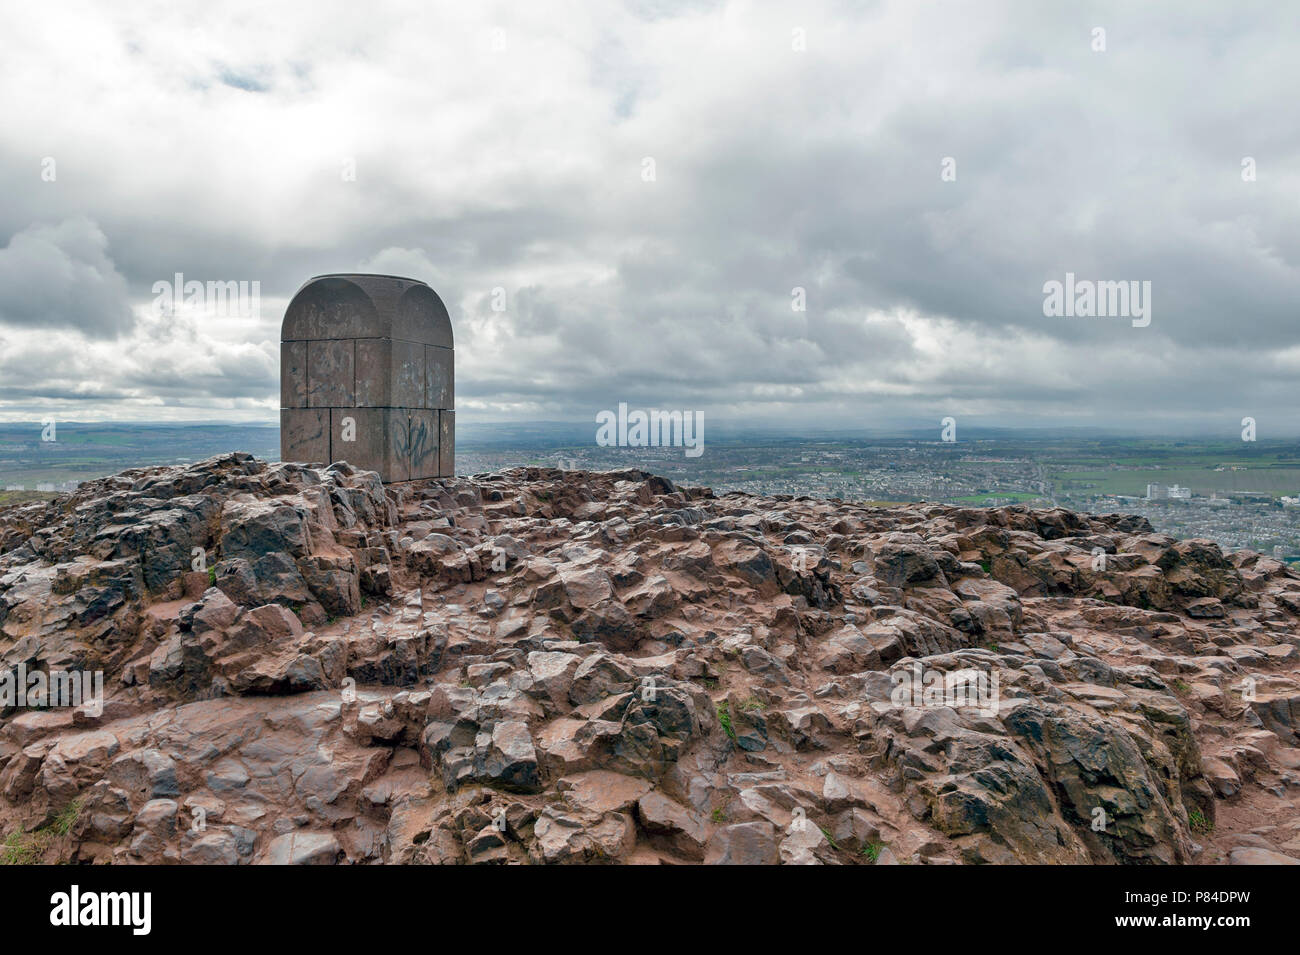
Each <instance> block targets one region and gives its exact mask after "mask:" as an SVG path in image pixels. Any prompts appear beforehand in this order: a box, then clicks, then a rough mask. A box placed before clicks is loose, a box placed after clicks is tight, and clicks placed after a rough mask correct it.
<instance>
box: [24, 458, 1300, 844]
mask: <svg viewBox="0 0 1300 955" xmlns="http://www.w3.org/2000/svg"><path fill="white" fill-rule="evenodd" d="M195 548H201V549H202V552H203V553H202V556H201V560H202V563H201V564H198V565H197V566H201V567H206V568H207V569H199V570H195V569H192V568H193V567H194V566H196V564H195ZM1298 615H1300V577H1297V576H1296V575H1295V574H1294V573H1293V572H1291V571H1289V570H1288V569H1287V568H1286V566H1285V565H1284V564H1282V563H1280V562H1278V561H1275V560H1272V559H1270V558H1265V557H1261V556H1259V555H1257V554H1254V553H1249V552H1240V553H1235V554H1226V555H1225V554H1223V553H1221V552H1220V550H1219V548H1218V547H1217V546H1216V545H1214V544H1211V543H1208V542H1204V541H1196V540H1188V541H1175V540H1174V539H1172V538H1170V537H1166V536H1161V535H1157V534H1155V533H1153V532H1152V531H1151V527H1150V525H1149V524H1147V523H1146V521H1145V520H1144V519H1142V518H1136V517H1132V516H1121V515H1108V516H1103V517H1095V516H1088V515H1083V514H1078V513H1074V512H1070V511H1066V510H1061V509H1053V510H1030V509H1028V508H1025V507H1003V508H997V509H978V508H963V507H953V506H936V505H925V504H908V505H901V506H891V507H872V506H866V505H855V504H851V503H841V502H837V501H824V500H813V499H809V498H799V499H791V498H789V497H786V496H778V497H772V498H763V497H755V496H750V495H746V494H740V493H734V494H727V495H724V496H715V495H714V494H713V493H712V492H711V491H709V490H708V489H705V488H691V487H676V486H674V485H672V484H671V483H670V482H669V481H667V480H665V479H663V478H660V477H654V476H651V475H649V474H647V473H644V472H641V471H636V470H625V471H616V472H601V473H589V472H582V471H558V470H551V469H544V468H518V469H513V470H508V471H503V472H499V473H493V474H486V475H478V476H475V477H473V478H463V479H456V480H434V481H426V482H418V483H413V484H407V485H393V486H389V487H387V488H385V487H384V486H383V485H382V484H381V483H380V482H379V480H378V478H377V476H376V475H374V474H372V473H369V472H361V471H356V470H354V469H352V468H350V467H349V466H347V465H335V466H334V467H331V468H328V469H324V470H312V469H308V468H304V467H301V466H297V465H291V464H267V463H265V462H263V461H260V460H257V459H255V458H253V457H251V456H249V455H246V454H229V455H224V456H221V457H218V458H212V459H210V460H207V461H203V462H201V463H199V464H195V465H191V466H185V467H160V468H148V469H141V470H133V471H126V472H123V473H121V474H117V475H114V476H112V477H108V478H104V479H100V480H96V481H93V482H90V483H88V484H85V485H83V486H82V487H81V488H80V489H79V490H78V491H77V492H76V493H75V494H72V495H64V496H61V497H59V498H58V499H56V500H54V501H50V502H37V503H28V504H20V505H14V506H10V507H6V508H3V509H0V652H2V654H3V663H4V666H5V667H6V668H7V669H9V670H11V671H12V670H16V669H17V668H18V667H19V666H20V665H21V666H22V667H23V668H24V672H26V673H31V672H32V671H36V670H40V671H67V670H82V671H94V670H102V671H103V674H104V688H105V693H106V695H107V700H106V701H105V702H104V704H103V706H102V707H96V706H94V705H93V704H92V705H83V706H81V707H61V708H48V709H30V708H23V709H20V708H17V707H16V706H13V705H10V706H8V707H6V708H5V709H4V710H3V713H2V714H0V721H2V723H3V725H0V827H2V828H3V830H4V832H5V833H6V843H5V856H6V859H7V861H35V860H38V859H44V860H47V861H54V860H58V861H77V862H87V861H93V862H115V863H159V862H184V863H209V864H216V863H221V864H234V863H255V862H294V863H326V864H328V863H337V862H351V863H379V862H384V863H438V864H449V863H467V862H468V863H509V862H527V863H572V862H622V863H662V862H674V863H694V862H708V863H778V862H782V863H825V864H849V865H865V864H873V863H874V864H891V863H935V864H941V863H1017V862H1021V863H1031V862H1051V863H1073V864H1114V863H1133V864H1140V863H1219V862H1229V861H1230V862H1236V863H1252V862H1300V818H1297V814H1296V812H1295V810H1294V808H1293V806H1292V803H1291V798H1292V793H1293V791H1294V787H1295V786H1296V785H1297V782H1300V777H1298V776H1297V767H1300V749H1297V745H1296V744H1297V742H1298V739H1297V735H1296V734H1297V731H1300V681H1298V680H1297V668H1298V667H1297V648H1298V647H1300V630H1298V629H1297V616H1298ZM971 674H975V675H976V676H977V677H978V678H979V680H980V681H981V682H979V687H980V688H981V689H980V694H979V695H978V697H977V698H976V699H974V702H975V704H976V705H973V706H971V705H962V704H964V703H969V702H972V700H971V698H970V697H965V698H962V697H960V694H959V693H958V692H957V691H959V690H960V689H961V686H962V685H963V681H964V680H966V679H967V678H968V677H969V676H970V675H971ZM908 680H913V681H916V683H915V689H916V692H915V694H912V693H911V692H910V690H911V689H912V688H913V685H912V684H910V683H908V682H906V681H908ZM954 701H955V702H954Z"/></svg>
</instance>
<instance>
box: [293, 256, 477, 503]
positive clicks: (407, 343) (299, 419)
mask: <svg viewBox="0 0 1300 955" xmlns="http://www.w3.org/2000/svg"><path fill="white" fill-rule="evenodd" d="M454 371H455V365H454V362H453V349H452V337H451V319H450V318H449V317H448V316H447V308H446V306H444V305H443V304H442V299H440V298H438V295H437V293H436V292H434V290H433V289H431V288H429V286H428V285H426V284H425V283H424V282H421V281H419V280H417V279H404V278H398V277H396V276H393V275H365V274H339V275H318V276H316V277H315V278H313V279H311V280H310V281H309V282H307V284H305V285H304V286H303V287H302V288H300V289H299V290H298V292H297V294H296V295H294V297H293V300H292V301H291V302H289V307H288V308H287V309H286V310H285V313H284V324H283V325H281V327H280V457H281V459H282V460H285V461H301V462H304V463H309V464H330V463H333V462H335V461H347V462H348V463H349V464H352V465H354V466H356V467H359V468H365V469H366V470H370V471H378V472H379V475H380V477H382V478H383V480H384V481H385V482H386V483H387V482H392V481H415V480H419V479H420V478H431V477H451V476H453V475H454V474H455V463H456V412H455V407H456V405H455V400H454V399H455V394H454V384H455V380H454Z"/></svg>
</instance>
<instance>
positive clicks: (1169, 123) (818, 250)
mask: <svg viewBox="0 0 1300 955" xmlns="http://www.w3.org/2000/svg"><path fill="white" fill-rule="evenodd" d="M543 6H544V7H545V8H544V9H543V8H542V7H543ZM223 7H228V8H229V9H230V12H231V13H232V16H231V17H229V25H221V24H213V27H212V29H211V30H205V31H204V33H203V35H202V36H201V37H200V36H197V35H195V34H194V33H193V31H192V30H191V29H190V18H191V17H192V16H193V15H194V11H195V10H197V9H199V7H198V5H197V4H191V3H184V2H183V3H178V4H175V5H170V6H169V7H168V8H166V9H165V10H151V11H147V12H146V11H135V10H126V9H123V10H117V9H112V8H102V9H97V10H95V11H93V12H89V13H87V12H84V11H71V10H67V11H64V10H60V9H59V7H58V5H57V4H56V5H55V12H54V13H53V14H47V13H46V12H45V11H44V9H42V12H41V13H40V14H39V15H38V14H37V13H35V12H30V13H20V14H16V15H15V24H14V35H15V37H16V38H17V39H18V40H19V41H21V42H17V43H15V44H14V47H15V49H14V53H13V55H12V56H10V57H7V58H6V61H5V63H4V64H3V65H0V107H3V109H4V111H5V115H6V117H7V121H6V124H5V125H4V127H3V128H0V181H3V182H4V183H5V185H6V196H7V197H12V199H11V200H10V201H7V202H6V203H5V204H4V206H3V207H0V241H4V242H5V243H6V244H5V247H4V249H3V250H2V251H0V333H2V334H3V338H4V340H5V343H6V344H5V346H4V347H5V349H6V352H7V353H8V358H7V360H5V361H4V363H3V364H0V372H2V373H3V376H4V378H3V380H0V414H7V415H14V414H20V413H21V412H22V410H23V409H24V408H25V407H28V406H30V400H35V399H39V398H41V397H47V398H48V399H49V400H51V401H59V400H70V399H68V398H67V396H68V395H83V396H90V397H88V398H86V399H85V400H99V401H100V404H99V405H98V406H97V407H99V408H100V409H101V410H102V412H103V414H104V416H106V417H108V416H113V415H117V414H121V415H131V414H138V415H147V416H156V415H157V413H158V408H159V406H160V405H161V406H162V407H163V408H166V409H170V411H171V412H172V413H175V414H184V413H187V412H188V413H189V415H190V416H191V417H193V416H196V415H195V414H194V411H195V410H196V409H202V410H205V411H206V410H209V409H211V408H212V407H214V406H216V407H219V408H223V409H227V410H228V409H235V408H237V409H242V412H244V413H247V414H248V415H250V416H259V415H260V416H262V417H265V418H272V417H274V415H275V408H276V406H277V397H276V380H275V379H276V374H277V367H278V366H277V364H276V357H275V356H276V342H277V337H278V325H279V319H280V316H281V315H282V313H283V308H284V305H285V304H286V303H287V301H288V299H289V297H290V296H291V295H292V294H293V292H294V291H295V290H296V288H297V287H298V286H299V285H300V284H301V283H302V282H303V281H304V280H305V279H306V278H308V277H309V276H311V275H314V274H319V273H323V272H330V271H345V270H355V269H363V270H371V271H382V272H394V273H398V274H410V275H414V276H416V277H420V278H424V279H426V280H428V281H429V282H430V284H432V285H433V286H434V288H436V289H437V290H438V292H439V293H440V294H441V295H442V297H443V298H444V300H445V301H446V302H447V305H448V307H449V309H450V311H451V314H452V319H453V324H454V326H455V329H456V337H457V355H458V373H457V392H458V402H459V404H460V407H461V410H462V412H463V413H464V414H465V415H466V416H467V417H466V420H472V419H473V418H474V417H476V416H477V417H479V418H509V417H515V418H529V417H532V418H556V417H563V416H573V417H585V416H588V415H590V413H591V411H592V410H593V409H600V408H609V407H615V406H616V405H617V403H618V402H619V401H629V402H633V403H640V404H642V405H651V406H664V407H666V406H670V405H675V406H678V407H701V408H703V407H707V408H710V409H715V410H716V411H717V412H718V413H721V414H723V415H726V414H732V415H735V416H737V417H749V418H753V417H755V416H757V417H760V418H763V419H765V420H764V423H780V422H785V423H791V424H794V423H798V422H801V421H807V420H815V421H817V422H819V423H822V424H833V423H836V422H850V423H860V424H864V425H870V424H872V423H883V422H884V421H886V420H888V419H889V418H890V417H891V416H893V417H896V418H904V417H905V418H909V419H910V418H915V417H917V416H921V417H924V416H936V415H944V414H957V415H962V414H965V415H967V416H974V417H977V418H983V419H985V420H988V421H989V422H991V423H993V422H996V423H1003V424H1015V423H1017V422H1021V421H1030V420H1033V419H1037V418H1042V417H1049V418H1064V417H1070V418H1076V419H1084V421H1083V423H1093V424H1099V425H1105V426H1111V427H1117V428H1118V427H1123V426H1124V425H1125V424H1126V423H1139V422H1141V423H1149V422H1150V421H1153V420H1154V421H1165V420H1168V421H1174V420H1186V421H1198V422H1218V421H1219V419H1226V418H1230V417H1232V416H1233V415H1236V416H1237V417H1238V418H1239V417H1240V416H1241V415H1242V414H1254V415H1256V416H1259V417H1261V418H1262V419H1263V418H1267V417H1268V416H1269V415H1272V416H1273V420H1281V419H1283V418H1285V417H1290V418H1292V419H1293V418H1294V415H1292V414H1291V412H1290V408H1291V405H1292V404H1293V400H1294V399H1293V397H1292V396H1291V392H1292V391H1293V385H1292V383H1293V382H1294V381H1295V378H1296V374H1297V372H1300V323H1297V322H1295V321H1294V317H1293V312H1294V302H1295V301H1297V299H1298V297H1300V267H1298V263H1300V217H1297V216H1296V215H1295V199H1294V197H1295V196H1296V195H1298V194H1300V130H1298V129H1297V127H1296V124H1294V123H1287V122H1282V121H1279V119H1280V118H1282V117H1287V116H1289V115H1290V114H1291V112H1293V107H1292V104H1291V102H1290V100H1291V98H1292V95H1293V94H1292V92H1291V91H1292V90H1294V89H1295V88H1297V86H1298V85H1300V58H1296V57H1294V56H1293V55H1291V53H1290V51H1291V50H1293V49H1294V48H1295V46H1296V41H1297V39H1300V36H1297V34H1300V23H1297V21H1296V18H1294V17H1293V16H1290V15H1289V14H1288V13H1286V12H1285V11H1284V10H1283V9H1281V8H1279V7H1278V6H1277V5H1275V4H1269V3H1264V2H1251V0H1246V2H1243V3H1238V4H1234V5H1233V6H1232V7H1231V9H1228V8H1226V7H1222V6H1221V5H1218V4H1214V3H1209V2H1204V3H1200V2H1191V3H1173V2H1158V3H1149V4H1142V5H1134V4H1130V3H1124V2H1108V3H1085V4H1071V5H1068V6H1067V5H1060V6H1057V5H1050V4H1042V3H1036V2H1029V0H1025V2H1001V3H998V2H992V3H987V4H978V5H976V4H969V3H959V2H953V3H940V4H933V5H920V4H915V3H912V2H907V0H881V2H872V3H849V2H843V0H820V2H817V0H814V2H811V3H809V4H801V5H799V7H798V8H797V9H785V10H783V9H780V8H778V7H768V6H765V5H759V4H753V3H747V2H740V0H733V2H723V0H718V2H698V3H673V2H667V0H663V2H659V0H655V2H647V0H640V2H636V3H626V4H623V5H612V4H611V5H592V4H585V3H580V2H577V0H572V2H570V0H562V2H559V3H558V4H557V5H555V6H552V5H523V4H517V5H502V6H491V5H483V6H478V5H475V6H474V7H472V8H469V9H463V10H458V11H457V12H456V13H455V14H454V15H453V14H452V13H449V12H448V11H447V10H443V9H434V8H431V7H429V6H428V5H426V4H417V3H411V4H403V3H397V4H392V5H381V6H378V7H375V8H374V9H369V8H367V9H364V10H359V9H357V8H355V6H352V5H348V4H346V3H342V2H334V0H328V2H325V3H323V4H319V5H313V6H311V7H310V8H308V7H306V6H304V7H301V8H294V7H293V6H292V5H285V6H284V7H282V8H281V7H277V8H276V9H267V8H265V7H264V6H263V5H258V4H254V3H247V4H246V3H243V2H236V0H231V2H227V3H225V4H223ZM1098 28H1100V29H1103V30H1104V31H1105V48H1104V49H1097V48H1096V39H1095V32H1094V31H1095V30H1096V29H1098ZM796 38H798V41H799V42H797V41H796ZM801 43H802V45H801ZM49 75H58V76H59V77H60V81H59V82H58V83H56V84H51V83H48V82H43V81H42V79H41V78H43V77H48V76H49ZM110 90H111V92H110ZM146 107H147V108H146ZM47 155H49V156H54V157H56V158H57V159H58V160H59V177H58V181H57V182H53V183H43V182H41V181H40V180H39V168H40V162H41V159H42V157H44V156H47ZM647 159H649V160H652V161H653V166H654V171H655V174H654V176H653V178H651V179H648V178H647V177H646V175H645V169H646V160H647ZM948 160H951V163H949V166H950V168H951V169H953V170H955V178H953V177H947V178H945V177H944V176H943V175H942V173H943V170H944V168H945V162H946V161H948ZM1244 164H1249V165H1251V166H1252V167H1253V168H1254V170H1255V171H1256V173H1257V174H1256V175H1255V176H1254V177H1253V178H1252V177H1249V176H1244V175H1243V167H1244ZM349 169H351V170H355V176H349V175H348V174H347V173H346V170H349ZM176 272H182V273H184V275H185V277H186V278H187V279H191V278H192V279H197V280H200V281H212V280H216V281H258V282H260V284H261V305H262V310H261V314H260V315H258V316H254V317H252V318H242V319H238V320H229V319H226V318H224V317H222V316H214V315H205V314H202V313H195V314H188V315H184V316H173V317H171V318H160V317H158V316H152V315H150V314H149V312H148V309H149V303H150V300H151V298H152V293H151V288H152V286H153V284H154V283H155V282H157V281H159V280H164V281H167V280H170V279H171V278H172V276H173V275H174V273H176ZM1066 272H1073V273H1074V274H1075V275H1076V276H1078V277H1079V278H1083V279H1094V280H1135V281H1149V282H1151V283H1152V289H1153V292H1152V305H1153V315H1152V322H1151V324H1150V325H1149V326H1148V327H1145V328H1134V327H1132V326H1131V325H1130V324H1129V323H1128V322H1127V321H1115V320H1110V319H1087V318H1061V317H1048V316H1046V315H1045V314H1044V311H1043V301H1044V292H1043V286H1044V283H1046V282H1049V281H1053V280H1056V281H1060V280H1062V279H1063V278H1064V276H1065V273H1066ZM795 288H799V289H801V290H803V291H802V295H803V296H804V298H805V299H806V309H805V310H802V311H799V310H796V308H794V307H793V305H794V302H795V299H794V296H793V290H794V289H795ZM498 290H500V293H501V294H498ZM502 295H504V301H505V308H504V310H501V311H498V310H495V309H494V304H497V303H499V301H500V299H501V296H502ZM169 322H170V323H176V324H175V325H174V327H173V325H171V324H168V323H169ZM46 329H57V330H59V331H60V332H66V333H67V335H68V337H67V338H66V342H65V340H64V339H62V338H61V339H59V341H60V342H65V344H64V345H63V346H61V347H66V348H68V349H71V350H72V352H73V353H75V354H77V355H78V357H77V359H76V360H71V359H70V358H68V357H67V354H66V353H65V355H64V357H63V359H62V360H61V362H60V361H55V359H54V358H53V357H51V356H50V353H49V351H48V349H49V347H50V343H49V342H43V341H42V340H41V339H40V338H39V335H40V334H41V333H42V332H43V330H46ZM78 337H80V338H84V339H86V340H87V341H88V342H90V343H91V345H89V346H87V348H85V349H82V351H84V354H81V353H79V352H78V346H77V344H76V342H77V340H78ZM151 343H152V344H154V346H155V347H152V348H151V347H150V346H151ZM23 356H31V357H30V360H24V357H23ZM47 358H48V359H49V361H47V360H46V359H47ZM24 402H27V404H24ZM1216 426H1217V425H1216Z"/></svg>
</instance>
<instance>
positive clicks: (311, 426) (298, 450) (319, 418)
mask: <svg viewBox="0 0 1300 955" xmlns="http://www.w3.org/2000/svg"><path fill="white" fill-rule="evenodd" d="M280 457H282V458H283V459H284V460H286V461H301V462H303V463H304V464H330V463H332V459H331V457H330V412H329V409H328V408H282V409H281V410H280Z"/></svg>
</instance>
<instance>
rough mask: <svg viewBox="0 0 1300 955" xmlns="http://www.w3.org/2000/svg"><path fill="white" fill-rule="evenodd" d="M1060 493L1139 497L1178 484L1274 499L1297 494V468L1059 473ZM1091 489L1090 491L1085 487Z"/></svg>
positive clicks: (1299, 485) (1299, 476)
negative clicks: (1155, 488) (1151, 489)
mask: <svg viewBox="0 0 1300 955" xmlns="http://www.w3.org/2000/svg"><path fill="white" fill-rule="evenodd" d="M1054 478H1055V482H1056V486H1057V489H1058V490H1059V491H1060V492H1061V493H1065V494H1069V493H1080V492H1082V493H1093V494H1127V495H1136V496H1142V495H1144V494H1146V490H1147V485H1148V484H1162V485H1165V486H1168V485H1170V484H1178V485H1181V486H1182V487H1190V488H1191V489H1192V493H1194V494H1201V495H1209V494H1210V493H1212V492H1217V493H1219V494H1233V493H1262V494H1271V495H1273V496H1274V497H1277V496H1279V495H1282V494H1287V495H1291V494H1296V493H1298V492H1300V467H1250V468H1249V470H1245V471H1215V470H1214V469H1213V468H1208V467H1200V468H1197V467H1177V468H1159V469H1157V468H1150V469H1141V470H1132V471H1111V470H1106V471H1062V472H1059V473H1057V474H1056V475H1054ZM1085 485H1091V487H1085Z"/></svg>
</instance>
